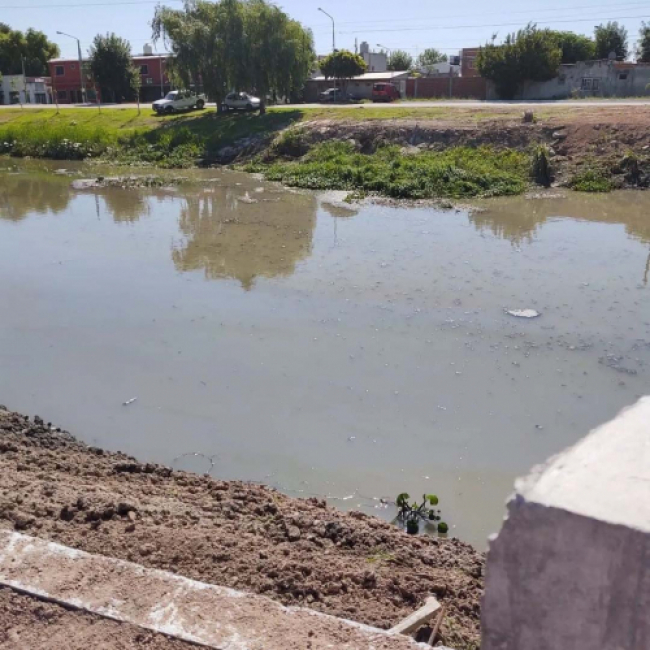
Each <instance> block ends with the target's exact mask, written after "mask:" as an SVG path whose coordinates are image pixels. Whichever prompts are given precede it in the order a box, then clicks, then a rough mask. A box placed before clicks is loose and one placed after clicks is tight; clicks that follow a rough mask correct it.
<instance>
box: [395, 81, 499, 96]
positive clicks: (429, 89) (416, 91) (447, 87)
mask: <svg viewBox="0 0 650 650" xmlns="http://www.w3.org/2000/svg"><path fill="white" fill-rule="evenodd" d="M406 96H407V97H408V98H410V99H431V98H434V97H441V98H442V97H447V98H451V99H480V100H482V99H487V82H486V81H485V79H483V78H482V77H419V78H417V79H408V80H407V82H406Z"/></svg>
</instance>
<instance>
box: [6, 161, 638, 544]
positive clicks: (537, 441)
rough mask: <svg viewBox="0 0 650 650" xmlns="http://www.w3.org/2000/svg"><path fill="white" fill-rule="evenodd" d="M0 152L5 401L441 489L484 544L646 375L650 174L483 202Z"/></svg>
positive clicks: (325, 489) (344, 502)
mask: <svg viewBox="0 0 650 650" xmlns="http://www.w3.org/2000/svg"><path fill="white" fill-rule="evenodd" d="M0 168H2V171H1V172H0V305H1V306H2V311H1V314H2V317H1V319H0V367H1V368H2V372H1V373H0V402H2V403H5V404H6V405H7V406H9V407H10V408H12V409H15V410H19V411H23V412H25V413H30V414H39V415H42V416H43V417H46V418H47V419H48V420H51V421H52V422H54V423H56V424H57V425H60V426H63V427H65V428H67V429H69V430H70V431H72V432H73V433H75V434H76V435H77V436H78V437H80V438H81V439H83V440H85V441H86V442H88V443H90V444H94V445H100V446H103V447H105V448H108V449H113V450H118V449H119V450H122V451H125V452H128V453H131V454H133V455H135V456H138V457H140V458H142V459H147V460H155V461H159V462H163V463H167V464H172V465H173V466H175V467H178V468H182V469H190V470H193V471H198V472H208V471H210V472H212V473H213V474H214V475H215V476H219V477H223V478H242V479H249V480H253V481H261V482H265V483H268V484H271V485H275V486H277V487H279V488H281V489H282V490H285V491H287V492H289V493H291V494H296V495H305V496H306V495H311V494H318V495H328V496H329V497H330V498H331V499H332V501H331V502H332V503H333V504H337V505H339V506H340V507H342V508H353V507H354V508H356V507H359V508H362V509H364V510H365V511H366V512H372V513H374V514H377V515H379V516H383V517H386V518H389V517H391V516H392V515H393V510H392V508H390V507H384V506H383V505H382V503H381V502H380V501H379V499H380V498H381V497H388V498H394V497H395V495H396V494H398V493H399V492H402V491H408V492H410V493H411V494H412V495H417V494H422V493H424V492H427V493H430V492H435V493H437V494H438V495H439V496H440V499H441V507H442V509H443V514H444V516H445V519H447V520H448V522H449V524H450V526H451V532H452V533H453V534H454V535H456V536H458V537H460V538H462V539H464V540H466V541H469V542H472V543H474V544H476V545H477V546H479V547H480V548H483V547H484V546H485V539H486V536H487V535H488V534H489V533H491V532H494V531H496V530H497V529H498V527H499V525H500V521H501V518H502V516H503V514H504V507H503V504H504V501H505V499H506V498H507V496H508V494H509V493H510V491H511V489H512V484H513V480H514V478H515V477H516V476H517V475H520V474H522V473H524V472H526V471H527V470H528V469H529V468H530V467H531V466H532V465H534V464H535V463H538V462H541V461H543V460H544V459H545V458H547V457H548V456H549V455H551V454H553V453H556V452H558V451H560V450H561V449H563V448H564V447H566V446H567V445H570V444H572V443H573V442H575V441H576V440H578V439H579V438H580V437H581V436H583V435H584V434H585V433H586V432H587V431H589V429H590V428H592V427H594V426H596V425H598V424H600V423H602V422H604V421H606V420H608V419H609V418H611V417H612V416H614V415H615V414H616V412H617V411H618V410H619V409H620V408H622V407H624V406H626V405H628V404H631V403H632V402H634V401H635V399H636V398H637V397H638V396H639V395H641V394H644V393H647V392H648V374H649V373H648V370H649V365H648V364H649V363H650V287H649V286H648V281H649V275H650V194H643V193H635V192H628V193H620V194H612V195H608V196H584V195H578V194H573V195H560V196H557V197H555V198H544V199H537V200H530V199H524V198H517V199H508V200H498V201H489V202H483V203H482V207H483V208H484V211H482V212H474V213H471V214H470V213H467V212H462V211H461V212H454V211H440V210H436V209H433V208H430V207H419V208H412V207H410V208H409V207H385V206H362V207H358V208H355V209H350V208H348V207H346V206H342V205H340V204H332V203H331V201H330V200H329V199H328V197H322V196H316V195H314V194H310V193H303V192H292V191H288V190H284V189H282V188H279V187H278V186H275V185H273V184H269V183H265V182H263V181H260V180H258V179H255V178H253V177H250V176H247V175H243V174H237V173H234V172H227V171H211V172H207V171H206V172H193V173H189V174H184V175H187V176H189V182H188V183H184V184H182V185H179V186H169V187H164V188H158V189H146V190H134V189H119V188H113V189H106V188H104V189H95V190H84V191H75V190H73V189H72V188H71V180H72V179H73V178H75V177H76V176H70V175H66V174H62V173H54V172H55V171H56V170H57V169H61V168H65V169H67V170H71V171H72V172H76V173H78V174H79V177H83V176H84V175H86V176H87V175H88V172H87V171H85V172H84V171H83V170H79V169H77V167H76V166H74V165H71V164H70V163H66V164H63V165H46V164H43V163H34V162H32V163H29V162H25V163H22V164H16V163H15V162H14V161H3V162H2V163H0ZM174 175H178V173H176V172H175V173H174ZM516 309H533V310H536V311H538V312H540V313H541V316H540V317H539V318H536V319H530V320H527V319H519V318H515V317H512V316H510V315H508V314H507V313H506V311H507V310H516ZM133 398H137V400H136V401H134V402H132V403H131V404H130V405H128V406H125V405H124V402H127V401H129V400H132V399H133Z"/></svg>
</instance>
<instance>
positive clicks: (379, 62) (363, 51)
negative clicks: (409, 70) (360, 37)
mask: <svg viewBox="0 0 650 650" xmlns="http://www.w3.org/2000/svg"><path fill="white" fill-rule="evenodd" d="M359 54H360V55H361V58H362V59H363V60H364V61H365V62H366V66H368V67H367V70H366V72H386V71H387V70H388V55H387V54H386V52H371V51H370V45H368V43H366V42H365V41H364V42H363V43H361V46H360V47H359Z"/></svg>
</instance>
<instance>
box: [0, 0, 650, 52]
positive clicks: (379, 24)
mask: <svg viewBox="0 0 650 650" xmlns="http://www.w3.org/2000/svg"><path fill="white" fill-rule="evenodd" d="M163 4H167V5H169V6H176V7H180V6H181V2H179V1H174V0H165V1H164V2H163ZM277 4H279V5H280V6H281V7H282V8H283V9H284V10H285V11H286V12H287V13H288V14H289V15H291V16H292V17H293V18H296V19H298V20H300V21H301V22H302V23H303V24H304V25H305V26H307V27H310V28H312V30H313V32H314V35H315V37H316V45H317V50H318V53H320V54H326V53H327V52H329V51H330V50H331V47H332V31H331V22H330V21H329V19H328V18H327V17H326V16H324V15H323V14H321V13H319V12H318V7H322V8H323V9H324V10H325V11H327V12H329V13H330V14H332V16H334V18H335V19H336V45H337V47H339V48H344V47H345V48H349V49H352V48H354V43H355V38H358V40H359V42H361V41H363V40H366V41H368V42H369V43H370V44H371V45H372V47H373V48H375V46H376V45H377V44H382V45H385V46H387V47H392V48H402V49H405V50H408V51H409V52H410V53H411V54H413V55H415V54H417V53H418V51H421V50H422V49H424V48H426V47H436V48H438V49H439V50H443V51H445V52H447V53H448V54H455V53H457V52H458V50H459V49H460V48H462V47H473V46H476V45H480V44H482V43H484V42H485V41H486V40H487V39H489V38H490V37H491V36H492V34H493V33H498V34H499V36H500V37H501V36H504V35H505V34H506V33H507V32H509V31H513V30H515V29H516V28H517V27H518V26H522V25H525V24H526V23H527V22H529V21H533V22H537V23H538V24H539V25H540V26H549V27H553V28H555V29H566V30H571V31H575V32H579V33H584V34H590V35H591V34H592V33H593V28H594V25H597V24H598V23H600V22H606V21H607V20H614V19H618V20H619V22H621V23H623V24H625V26H626V27H627V28H628V31H629V35H630V45H632V44H633V43H634V42H635V41H636V38H637V33H638V28H639V24H640V22H641V20H643V19H646V20H650V0H647V1H646V2H639V1H636V2H635V1H634V0H618V1H617V2H609V3H608V2H606V0H573V2H572V3H569V2H566V0H565V1H564V2H562V1H561V0H548V4H546V3H542V2H539V1H537V2H535V1H533V0H492V2H484V1H482V0H465V1H464V2H456V3H453V2H440V0H437V1H436V2H434V1H433V0H398V1H396V0H282V1H281V2H278V3H277ZM155 6H156V1H155V0H113V1H111V0H0V21H2V22H6V23H8V24H9V25H11V26H12V27H13V28H18V29H27V28H28V27H34V28H36V29H39V30H41V31H43V32H45V33H46V34H47V36H48V37H49V38H50V39H51V40H53V41H55V42H57V43H58V44H59V47H60V48H61V52H62V55H63V56H71V57H72V56H76V42H75V41H73V40H71V39H68V38H65V37H63V36H57V34H56V31H57V30H61V31H64V32H68V33H70V34H73V35H75V36H77V37H78V38H80V39H81V41H82V47H83V49H84V54H85V53H86V50H87V48H88V45H89V44H90V41H91V40H92V38H93V36H94V35H95V34H97V33H98V32H102V33H103V32H107V31H114V32H115V33H117V34H119V35H120V36H123V37H124V38H127V39H128V40H129V41H130V42H131V46H132V49H133V52H134V53H138V52H141V51H142V47H143V45H144V44H145V43H146V42H149V41H150V28H149V22H150V20H151V17H152V16H153V12H154V8H155ZM158 47H159V49H160V48H161V47H162V46H161V45H160V44H159V46H158Z"/></svg>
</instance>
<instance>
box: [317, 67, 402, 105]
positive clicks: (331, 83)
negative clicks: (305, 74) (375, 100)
mask: <svg viewBox="0 0 650 650" xmlns="http://www.w3.org/2000/svg"><path fill="white" fill-rule="evenodd" d="M408 77H409V72H408V71H404V72H366V73H365V74H362V75H360V76H358V77H352V79H350V80H346V81H341V80H339V79H325V77H324V76H322V75H320V76H318V77H314V78H313V79H308V80H307V83H306V84H305V101H307V102H317V101H318V98H319V95H320V93H322V92H324V91H325V90H327V89H328V88H335V87H337V86H347V90H348V93H350V95H352V96H353V97H354V98H356V99H370V97H371V95H372V87H373V86H374V85H375V84H376V83H392V84H394V85H395V86H397V89H398V90H399V91H400V92H401V93H402V96H403V97H405V96H406V80H407V79H408Z"/></svg>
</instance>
